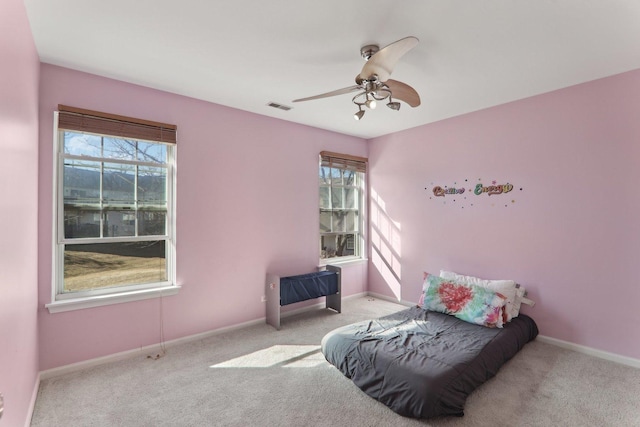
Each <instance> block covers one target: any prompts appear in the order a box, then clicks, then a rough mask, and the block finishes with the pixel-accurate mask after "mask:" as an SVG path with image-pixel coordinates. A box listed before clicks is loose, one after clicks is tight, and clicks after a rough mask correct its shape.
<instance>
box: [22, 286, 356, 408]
mask: <svg viewBox="0 0 640 427" xmlns="http://www.w3.org/2000/svg"><path fill="white" fill-rule="evenodd" d="M366 295H367V293H366V292H362V293H359V294H354V295H349V296H345V297H342V300H343V301H344V300H349V299H353V298H360V297H364V296H366ZM324 307H325V303H324V302H320V303H317V304H313V305H309V306H306V307H302V308H298V309H295V310H291V311H287V312H284V313H282V315H281V317H282V318H285V317H289V316H294V315H296V314H300V313H303V312H306V311H311V310H317V309H319V308H324ZM259 324H266V317H261V318H259V319H255V320H250V321H248V322H243V323H238V324H236V325H232V326H226V327H223V328H218V329H213V330H211V331H207V332H202V333H199V334H194V335H189V336H186V337H181V338H176V339H174V340H171V341H166V342H165V343H164V346H165V347H166V348H169V347H173V346H176V345H180V344H186V343H189V342H193V341H199V340H203V339H205V338H209V337H212V336H214V335H219V334H223V333H225V332H230V331H234V330H236V329H242V328H246V327H248V326H253V325H259ZM160 348H161V347H160V344H159V343H158V344H152V345H148V346H144V347H140V348H137V349H133V350H127V351H122V352H119V353H114V354H110V355H107V356H102V357H97V358H95V359H89V360H83V361H81V362H76V363H71V364H69V365H64V366H59V367H57V368H52V369H47V370H44V371H41V372H40V374H39V379H38V383H39V381H40V380H46V379H49V378H53V377H58V376H60V375H66V374H70V373H72V372H77V371H81V370H84V369H89V368H93V367H96V366H100V365H103V364H105V363H111V362H117V361H120V360H125V359H130V358H132V357H138V356H142V355H145V356H147V355H155V354H158V352H159V351H160ZM36 394H37V390H36ZM34 403H35V400H34Z"/></svg>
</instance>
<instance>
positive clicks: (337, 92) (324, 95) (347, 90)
mask: <svg viewBox="0 0 640 427" xmlns="http://www.w3.org/2000/svg"><path fill="white" fill-rule="evenodd" d="M357 90H362V87H361V86H358V85H354V86H349V87H345V88H342V89H338V90H334V91H331V92H327V93H321V94H320V95H314V96H309V97H307V98H300V99H294V100H293V101H292V102H302V101H311V100H313V99H320V98H328V97H330V96H336V95H342V94H345V93H350V92H355V91H357Z"/></svg>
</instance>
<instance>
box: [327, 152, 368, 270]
mask: <svg viewBox="0 0 640 427" xmlns="http://www.w3.org/2000/svg"><path fill="white" fill-rule="evenodd" d="M366 162H367V159H365V158H362V157H355V156H348V155H343V154H336V153H330V152H327V151H323V152H322V153H320V174H319V179H320V259H321V262H323V263H326V262H330V261H333V260H336V259H345V260H346V259H349V258H362V257H363V248H364V235H363V232H362V230H363V229H364V223H365V221H364V220H365V218H364V214H365V211H364V189H365V173H366V165H367V163H366Z"/></svg>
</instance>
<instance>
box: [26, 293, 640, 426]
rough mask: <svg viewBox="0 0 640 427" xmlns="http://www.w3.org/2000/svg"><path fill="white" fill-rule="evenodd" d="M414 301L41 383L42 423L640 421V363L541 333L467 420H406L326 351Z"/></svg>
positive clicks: (477, 398) (469, 410)
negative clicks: (339, 338)
mask: <svg viewBox="0 0 640 427" xmlns="http://www.w3.org/2000/svg"><path fill="white" fill-rule="evenodd" d="M404 308H405V307H403V306H400V305H397V304H393V303H389V302H386V301H381V300H377V299H373V298H355V299H347V300H345V301H343V313H342V314H336V313H333V312H330V311H327V310H314V311H311V312H306V313H303V314H300V315H297V316H292V317H288V318H285V319H284V320H283V326H282V329H281V330H280V331H276V330H275V329H273V328H272V327H271V326H268V325H262V324H261V325H255V326H250V327H247V328H243V329H241V330H236V331H233V332H227V333H224V334H219V335H215V336H212V337H210V338H207V339H204V340H200V341H196V342H191V343H189V344H182V345H178V346H170V347H168V349H167V354H166V355H165V356H164V357H162V358H160V359H158V360H152V359H147V358H144V357H136V358H132V359H128V360H124V361H119V362H114V363H110V364H106V365H102V366H99V367H95V368H91V369H88V370H85V371H81V372H75V373H72V374H68V375H65V376H60V377H56V378H51V379H48V380H45V381H42V383H41V385H40V390H39V393H38V398H37V401H36V407H35V411H34V416H33V420H32V424H31V425H32V427H45V426H46V427H56V426H60V427H74V426H150V427H151V426H154V427H155V426H413V425H416V426H420V425H421V426H434V427H437V426H473V427H483V426H487V427H489V426H491V427H500V426H598V427H601V426H616V427H620V426H622V427H625V426H640V370H639V369H634V368H631V367H628V366H623V365H619V364H616V363H613V362H609V361H605V360H601V359H597V358H594V357H591V356H586V355H584V354H580V353H575V352H571V351H568V350H565V349H561V348H559V347H556V346H553V345H550V344H546V343H542V342H538V341H534V342H532V343H529V344H527V345H526V346H525V348H524V349H523V350H522V351H521V352H520V353H519V354H518V355H516V357H515V358H514V359H512V360H511V361H510V362H509V363H507V364H506V365H505V366H504V367H503V368H502V369H501V371H500V372H499V373H498V375H497V376H496V377H495V378H493V379H492V380H490V381H489V382H487V383H485V384H484V385H483V386H481V387H480V388H479V389H477V390H476V391H475V392H474V393H473V394H472V395H471V396H470V397H469V399H468V400H467V404H466V407H465V416H464V417H462V418H439V419H432V420H413V419H408V418H403V417H401V416H399V415H397V414H395V413H394V412H392V411H391V410H389V409H388V408H387V407H386V406H384V405H382V404H380V403H378V402H376V401H375V400H373V399H371V398H369V397H368V396H367V395H365V394H364V393H363V392H361V391H360V390H359V389H358V388H357V387H356V386H354V385H353V384H352V383H351V381H350V380H348V379H347V378H345V377H344V376H343V375H342V374H341V373H339V372H338V371H337V370H336V369H335V368H333V367H332V366H331V365H329V364H328V363H327V362H326V361H325V360H324V357H323V356H322V354H321V353H320V351H319V345H320V340H321V339H322V337H323V336H324V334H326V333H327V332H329V331H330V330H332V329H334V328H336V327H338V326H342V325H345V324H348V323H352V322H355V321H358V320H364V319H368V318H375V317H379V316H383V315H385V314H389V313H392V312H394V311H398V310H402V309H404Z"/></svg>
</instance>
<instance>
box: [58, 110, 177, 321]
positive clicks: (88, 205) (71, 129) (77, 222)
mask: <svg viewBox="0 0 640 427" xmlns="http://www.w3.org/2000/svg"><path fill="white" fill-rule="evenodd" d="M59 110H60V111H59V112H57V113H56V126H57V127H56V136H55V138H54V139H55V142H54V145H55V153H56V156H55V167H54V171H55V183H56V186H55V188H56V191H55V212H54V228H55V230H54V240H55V241H54V251H55V254H54V258H55V262H54V267H53V282H54V284H53V286H54V302H53V303H52V304H50V306H52V307H54V308H55V307H60V306H65V302H67V303H69V302H73V301H76V302H77V301H79V300H80V301H82V303H83V304H84V306H81V307H77V308H84V307H85V306H86V302H87V301H90V300H92V299H93V300H100V301H101V302H100V303H99V304H98V303H90V304H89V306H93V305H102V304H103V303H113V302H121V300H122V296H123V295H126V294H129V296H131V295H133V294H135V295H137V297H134V298H129V299H125V300H131V299H140V298H141V297H150V296H153V295H152V294H153V292H150V291H158V290H161V289H162V288H171V287H173V288H175V287H176V286H175V268H174V265H175V225H174V220H175V204H174V196H175V191H174V189H175V135H176V127H175V126H173V125H165V124H161V123H155V122H148V121H142V120H137V119H131V118H126V117H121V116H114V115H109V114H104V113H98V112H94V111H88V110H80V109H76V108H73V107H66V106H59ZM145 291H146V292H145ZM132 293H133V294H132ZM165 295H166V294H165ZM109 296H118V297H120V300H118V299H117V298H112V300H111V302H109V301H110V300H109V298H108V297H109ZM105 297H107V298H105ZM67 305H68V304H67ZM81 305H82V304H81ZM52 307H49V309H50V310H51V311H52V312H53V311H57V310H52ZM58 309H59V308H58Z"/></svg>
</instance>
